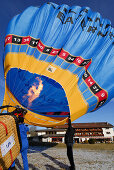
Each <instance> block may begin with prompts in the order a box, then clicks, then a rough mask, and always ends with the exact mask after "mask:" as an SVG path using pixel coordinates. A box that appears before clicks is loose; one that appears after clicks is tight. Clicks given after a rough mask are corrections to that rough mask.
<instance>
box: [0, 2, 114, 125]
mask: <svg viewBox="0 0 114 170" xmlns="http://www.w3.org/2000/svg"><path fill="white" fill-rule="evenodd" d="M45 2H49V1H46V0H42V1H41V0H1V1H0V105H2V102H3V97H4V74H3V62H2V58H3V55H4V39H5V32H6V29H7V25H8V22H9V21H10V20H11V19H12V18H13V16H15V15H17V14H19V13H21V12H23V11H24V10H25V9H26V8H27V7H29V6H41V5H42V4H43V3H45ZM51 2H54V3H57V4H67V5H69V6H73V5H75V6H81V7H82V6H88V7H90V8H91V9H92V10H93V11H95V12H99V13H100V14H101V15H102V17H103V18H108V19H109V20H111V22H112V26H113V27H114V12H113V7H114V0H51ZM86 122H109V123H111V124H113V125H114V98H113V99H112V100H111V101H110V102H109V103H108V104H106V105H105V106H103V107H101V108H100V109H98V110H97V111H94V112H91V113H87V114H85V115H84V116H82V117H81V118H79V119H77V120H76V121H74V123H86Z"/></svg>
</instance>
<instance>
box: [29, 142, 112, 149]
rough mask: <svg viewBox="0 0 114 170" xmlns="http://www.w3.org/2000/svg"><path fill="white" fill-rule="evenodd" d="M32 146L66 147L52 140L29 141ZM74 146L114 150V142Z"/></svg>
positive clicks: (75, 146) (75, 145)
mask: <svg viewBox="0 0 114 170" xmlns="http://www.w3.org/2000/svg"><path fill="white" fill-rule="evenodd" d="M29 144H30V145H31V146H46V147H66V145H65V144H64V143H51V142H29ZM73 147H74V148H77V149H87V150H112V151H114V143H107V144H105V143H99V144H74V145H73Z"/></svg>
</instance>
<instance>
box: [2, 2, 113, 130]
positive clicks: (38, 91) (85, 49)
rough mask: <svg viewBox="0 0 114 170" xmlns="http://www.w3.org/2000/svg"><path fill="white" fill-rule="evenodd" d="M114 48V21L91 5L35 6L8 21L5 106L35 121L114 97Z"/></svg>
mask: <svg viewBox="0 0 114 170" xmlns="http://www.w3.org/2000/svg"><path fill="white" fill-rule="evenodd" d="M113 52H114V51H113V28H112V27H111V22H110V21H109V20H107V19H103V18H102V17H101V15H100V14H99V13H97V12H93V11H91V9H90V8H89V7H82V8H81V7H79V6H73V7H69V6H67V5H65V4H63V5H60V6H59V5H57V4H54V3H46V4H44V5H43V6H41V7H39V8H37V7H32V6H31V7H29V8H27V9H26V10H25V11H24V12H23V13H22V14H19V15H17V16H15V17H14V18H13V19H12V20H11V21H10V23H9V25H8V29H7V34H6V39H5V56H4V73H5V82H6V83H5V96H4V102H3V105H5V104H11V105H21V106H23V107H24V108H27V110H28V113H27V114H26V116H25V121H26V123H29V124H33V125H39V126H47V127H52V126H55V125H61V124H64V123H66V122H67V120H68V116H69V115H70V116H71V120H72V121H74V120H75V119H77V118H79V117H80V116H82V115H84V114H85V113H87V112H90V111H93V110H95V109H97V108H99V107H100V106H102V105H104V104H106V103H107V102H108V101H110V99H111V98H112V97H113V96H114V80H113V64H114V58H113Z"/></svg>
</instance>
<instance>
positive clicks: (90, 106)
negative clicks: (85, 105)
mask: <svg viewBox="0 0 114 170" xmlns="http://www.w3.org/2000/svg"><path fill="white" fill-rule="evenodd" d="M94 105H97V103H95V104H93V105H91V106H89V107H92V106H94Z"/></svg>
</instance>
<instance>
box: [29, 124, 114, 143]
mask: <svg viewBox="0 0 114 170" xmlns="http://www.w3.org/2000/svg"><path fill="white" fill-rule="evenodd" d="M67 127H68V126H67V125H62V126H56V127H54V128H47V129H43V130H36V131H35V133H34V136H37V140H39V141H42V142H57V143H60V142H61V143H64V137H65V133H66V130H67ZM72 127H73V128H74V129H75V134H74V141H75V143H83V142H85V141H88V140H89V139H95V140H96V142H113V138H114V130H113V127H114V126H113V125H111V124H110V123H107V122H96V123H72ZM29 135H30V134H29Z"/></svg>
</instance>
